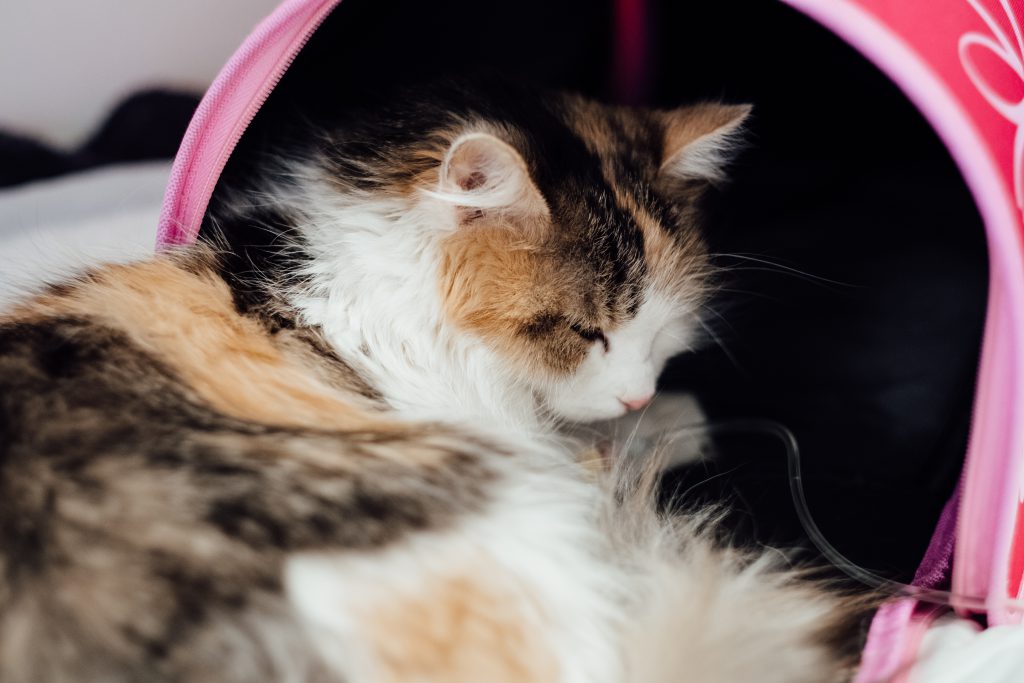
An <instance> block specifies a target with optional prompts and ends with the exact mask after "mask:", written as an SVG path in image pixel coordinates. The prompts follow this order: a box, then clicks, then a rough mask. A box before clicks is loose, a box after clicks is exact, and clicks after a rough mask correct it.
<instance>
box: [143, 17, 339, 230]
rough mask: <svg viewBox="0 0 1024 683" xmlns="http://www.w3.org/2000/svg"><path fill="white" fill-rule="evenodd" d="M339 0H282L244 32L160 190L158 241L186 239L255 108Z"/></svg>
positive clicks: (197, 110)
mask: <svg viewBox="0 0 1024 683" xmlns="http://www.w3.org/2000/svg"><path fill="white" fill-rule="evenodd" d="M339 2H340V0H313V1H311V0H286V2H284V3H282V4H281V5H280V6H278V8H277V9H276V10H274V12H273V13H272V14H271V15H270V16H268V17H267V18H266V19H264V20H263V21H262V22H260V23H259V25H258V26H257V27H256V28H255V30H253V32H252V34H250V35H249V37H248V38H246V40H245V42H244V43H242V46H241V47H240V48H238V51H236V52H235V54H234V55H232V57H231V59H230V61H228V63H227V65H226V66H225V67H224V69H223V70H222V71H221V72H220V75H218V76H217V79H216V80H215V81H214V82H213V85H211V86H210V89H209V90H208V91H207V92H206V95H205V96H204V97H203V100H202V102H200V103H199V108H198V109H196V113H195V114H194V115H193V117H192V122H191V123H190V124H189V127H188V130H187V131H186V132H185V137H184V139H183V140H182V142H181V147H180V148H179V149H178V155H177V156H176V157H175V159H174V166H173V167H172V169H171V178H170V181H169V183H168V186H167V192H166V193H165V194H164V203H163V208H162V210H161V213H160V223H159V226H158V228H157V246H158V247H165V246H171V245H176V244H191V243H192V242H194V241H195V239H196V236H197V235H198V233H199V226H200V224H201V223H202V220H203V214H204V213H205V212H206V207H207V204H209V202H210V196H211V195H212V194H213V188H214V186H215V185H216V184H217V179H218V178H219V177H220V174H221V171H222V170H223V169H224V165H225V164H226V163H227V160H228V157H229V156H230V155H231V152H232V151H233V150H234V148H235V145H237V144H238V141H239V139H241V137H242V133H244V132H245V129H246V128H247V127H248V126H249V123H250V122H251V121H252V119H253V117H254V116H256V112H258V111H259V109H260V107H261V106H263V103H264V102H265V101H266V99H267V97H269V95H270V93H271V92H272V91H273V89H274V86H276V85H277V83H278V81H280V80H281V77H282V76H283V75H284V73H285V71H287V70H288V67H289V66H290V65H291V63H292V60H294V59H295V56H296V55H297V54H298V53H299V50H301V49H302V47H303V46H304V45H305V44H306V41H308V40H309V38H310V36H312V35H313V33H314V32H315V31H316V29H317V27H319V26H320V24H321V23H322V22H323V20H324V19H325V18H326V17H327V15H328V14H330V13H331V11H332V10H333V9H334V8H335V6H337V5H338V3H339Z"/></svg>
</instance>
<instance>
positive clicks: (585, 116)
mask: <svg viewBox="0 0 1024 683" xmlns="http://www.w3.org/2000/svg"><path fill="white" fill-rule="evenodd" d="M559 113H560V116H561V119H562V121H563V122H564V123H565V126H564V130H561V131H557V132H554V133H550V134H549V135H547V136H546V137H545V136H540V137H539V138H538V137H537V136H533V137H531V136H528V135H525V134H520V132H517V131H516V130H514V129H509V128H500V127H490V128H487V127H481V126H476V127H475V129H471V130H470V131H468V132H462V133H461V134H458V135H457V136H454V139H453V141H452V142H451V144H450V147H449V148H448V151H447V153H446V155H445V158H444V160H443V162H442V164H441V165H440V169H439V173H438V179H437V191H436V193H435V196H436V198H439V199H441V200H442V201H443V202H446V203H447V204H448V205H450V207H451V215H450V219H451V220H452V221H453V222H454V224H455V227H454V229H453V230H451V231H450V232H449V233H447V234H446V235H445V236H444V238H443V239H442V240H441V243H440V246H441V255H442V256H441V264H440V280H441V281H440V291H441V295H442V301H443V307H444V310H445V314H446V316H447V317H448V318H449V320H450V321H451V322H453V323H454V324H455V325H457V326H458V327H459V328H460V329H462V330H465V331H467V332H469V333H471V334H474V335H477V336H478V337H480V338H482V339H483V340H484V341H485V342H486V343H488V344H489V345H490V346H491V347H492V348H493V349H494V350H495V351H496V352H497V353H498V354H500V355H501V356H502V357H503V358H505V359H506V360H507V362H508V363H510V364H511V366H512V367H513V368H514V370H515V373H516V374H517V375H518V376H519V378H521V379H522V380H523V381H525V382H527V383H528V384H529V385H530V386H531V387H532V388H533V391H534V393H535V395H536V396H537V398H538V399H539V401H540V402H541V403H542V404H543V405H544V407H545V408H546V409H547V410H549V411H550V412H552V413H553V414H555V415H557V416H560V417H564V418H568V419H571V420H576V421H589V420H597V419H606V418H612V417H617V416H619V415H622V414H624V413H626V412H628V411H629V410H633V409H639V408H642V407H643V406H644V405H646V403H647V402H648V401H650V399H651V397H652V396H653V394H654V391H655V383H656V380H657V377H658V375H659V374H660V372H661V370H662V369H663V367H664V365H665V363H666V361H667V360H668V359H669V358H671V357H672V356H674V355H676V354H678V353H680V352H682V351H685V350H687V349H689V348H692V347H693V344H694V343H695V341H696V338H697V330H699V329H700V322H699V316H700V315H701V309H702V305H703V302H704V300H705V298H706V296H707V293H708V289H709V270H710V269H709V264H708V259H707V252H706V249H705V246H704V242H703V239H702V237H701V233H700V226H699V225H698V221H699V217H698V215H697V212H696V210H695V201H696V199H697V197H698V196H699V194H700V192H701V190H702V189H703V188H704V187H706V185H707V184H708V183H709V182H713V181H715V180H717V179H718V178H719V177H720V174H721V166H722V164H723V163H724V152H725V151H726V150H727V148H728V145H729V142H730V136H732V135H733V134H734V133H735V132H736V131H737V129H738V127H739V126H740V124H741V122H742V120H743V119H744V118H745V117H746V116H747V114H748V113H749V108H748V107H745V106H724V105H717V104H716V105H710V104H709V105H700V106H697V107H691V108H687V109H682V110H677V111H674V112H637V111H630V110H624V109H612V108H607V107H603V106H600V105H596V104H593V103H589V102H585V101H582V100H575V99H570V100H567V101H566V103H565V105H564V106H563V107H562V108H561V109H559Z"/></svg>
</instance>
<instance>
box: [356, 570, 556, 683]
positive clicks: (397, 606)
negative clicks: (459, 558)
mask: <svg viewBox="0 0 1024 683" xmlns="http://www.w3.org/2000/svg"><path fill="white" fill-rule="evenodd" d="M496 576H497V577H500V576H501V574H500V572H499V573H496V572H495V571H494V569H493V568H492V567H487V568H478V569H477V570H475V571H473V572H472V573H471V574H468V575H465V576H455V577H447V578H440V579H437V580H436V581H433V582H431V583H429V584H428V586H427V588H426V590H424V591H423V592H422V594H420V595H417V596H415V597H406V598H404V599H403V598H401V597H396V598H395V599H389V600H388V602H387V604H386V605H385V606H384V607H383V608H382V609H379V610H377V611H375V612H374V613H373V614H372V615H370V617H369V619H368V630H369V634H370V638H371V639H372V641H373V643H374V649H375V650H376V655H377V659H378V661H379V662H380V663H381V668H382V670H383V671H382V674H383V675H382V677H381V679H380V680H381V681H382V683H405V682H406V681H419V682H421V683H484V682H486V683H523V681H530V683H545V682H547V681H556V680H558V673H559V670H558V665H557V662H556V661H555V658H554V655H553V653H552V652H551V651H550V649H549V646H548V644H547V643H546V642H544V639H543V634H542V633H540V632H538V631H539V630H538V629H536V628H535V627H534V626H532V625H531V624H529V623H528V622H527V621H526V620H525V619H524V616H523V613H522V612H523V607H524V601H523V598H522V597H521V596H517V595H514V594H512V591H510V590H508V589H507V588H503V587H502V586H500V585H499V583H498V580H497V579H496V578H495V577H496ZM484 577H490V578H489V579H488V578H484Z"/></svg>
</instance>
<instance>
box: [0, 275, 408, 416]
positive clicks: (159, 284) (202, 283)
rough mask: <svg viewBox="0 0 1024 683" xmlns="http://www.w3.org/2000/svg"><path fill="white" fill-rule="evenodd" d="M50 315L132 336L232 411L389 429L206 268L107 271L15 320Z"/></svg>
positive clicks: (32, 305) (19, 312)
mask: <svg viewBox="0 0 1024 683" xmlns="http://www.w3.org/2000/svg"><path fill="white" fill-rule="evenodd" d="M50 316H79V317H83V318H90V319H93V320H96V321H98V322H100V323H102V324H105V325H108V326H110V327H113V328H116V329H119V330H122V331H124V332H125V333H126V334H128V336H129V337H130V338H131V339H132V340H133V342H135V343H136V344H137V345H138V346H139V347H140V348H142V349H144V350H145V351H147V352H149V353H152V354H153V355H154V356H156V357H157V358H159V359H160V360H162V361H163V362H165V363H167V364H168V365H169V366H170V367H171V368H172V369H173V370H174V371H175V372H176V373H177V374H178V375H179V376H180V377H181V378H182V380H183V382H184V383H185V384H186V385H187V386H188V387H189V388H191V389H192V390H193V391H195V393H196V394H198V395H199V396H200V397H201V398H202V399H203V400H205V401H206V402H207V403H208V404H209V405H210V406H211V407H213V408H215V409H217V410H219V411H222V412H223V413H225V414H227V415H231V416H234V417H237V418H241V419H244V420H250V421H253V422H259V423H263V424H268V425H278V426H292V427H314V428H323V429H354V428H367V427H374V428H380V427H387V426H388V425H387V424H386V423H384V421H383V420H380V419H379V418H377V417H376V416H374V415H373V413H372V404H370V403H369V402H368V401H365V400H363V399H361V398H360V397H359V396H357V395H347V394H344V393H342V392H339V391H338V390H336V389H334V388H332V387H330V386H329V385H328V384H327V383H325V382H324V381H322V380H320V379H318V378H317V376H316V374H314V373H312V372H310V370H309V368H308V362H304V360H305V359H302V358H298V357H290V356H289V355H286V353H284V352H283V350H282V348H280V347H279V346H278V345H275V343H274V341H273V340H272V339H271V338H270V337H269V336H268V335H267V334H266V333H265V331H264V330H263V328H262V327H261V326H260V325H259V324H258V323H257V322H256V321H254V320H251V319H249V318H246V317H243V316H240V315H239V314H238V313H237V312H236V311H235V308H234V305H233V303H232V298H231V292H230V290H229V288H228V286H227V283H225V282H224V281H223V280H222V279H221V278H219V277H218V276H216V275H215V274H214V273H213V272H212V271H210V270H209V269H208V268H206V267H202V266H201V267H198V268H196V267H194V264H193V265H188V264H186V265H181V264H179V263H178V262H177V261H176V259H174V258H170V257H166V256H165V257H157V258H154V259H152V260H149V261H144V262H141V263H137V264H131V265H114V266H107V267H104V268H101V269H99V270H97V271H94V272H92V273H90V274H89V275H88V276H87V277H86V278H85V279H84V280H83V281H82V282H81V283H79V284H77V285H73V286H71V287H64V288H61V290H60V291H59V292H58V293H55V294H49V295H43V296H40V297H38V298H37V299H35V300H33V301H31V302H29V303H28V304H26V305H24V306H23V307H21V308H20V309H16V310H15V311H13V312H12V314H11V317H12V318H14V319H18V318H21V319H25V318H39V317H50Z"/></svg>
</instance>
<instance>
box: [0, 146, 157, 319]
mask: <svg viewBox="0 0 1024 683" xmlns="http://www.w3.org/2000/svg"><path fill="white" fill-rule="evenodd" d="M170 169H171V167H170V163H169V162H166V161H161V162H146V163H139V164H123V165H118V166H108V167H104V168H99V169H96V170H92V171H87V172H84V173H78V174H74V175H70V176H64V177H61V178H56V179H53V180H45V181H40V182H36V183H30V184H27V185H20V186H16V187H12V188H6V189H3V190H0V305H4V304H6V303H8V302H9V301H10V300H11V299H13V298H15V297H18V296H20V295H21V294H22V293H24V292H26V291H30V290H31V289H32V288H34V287H35V286H37V285H38V284H39V283H40V282H41V281H45V280H48V279H54V278H60V277H61V276H63V275H67V274H69V273H73V272H75V271H79V270H81V269H82V268H84V267H85V266H87V265H88V264H90V263H96V262H97V261H124V260H128V259H132V258H137V257H139V256H144V255H145V254H147V253H151V252H152V251H153V246H154V244H155V241H156V224H157V220H158V218H159V215H160V205H161V202H162V199H163V192H164V187H165V186H166V184H167V177H168V175H169V174H170Z"/></svg>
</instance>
